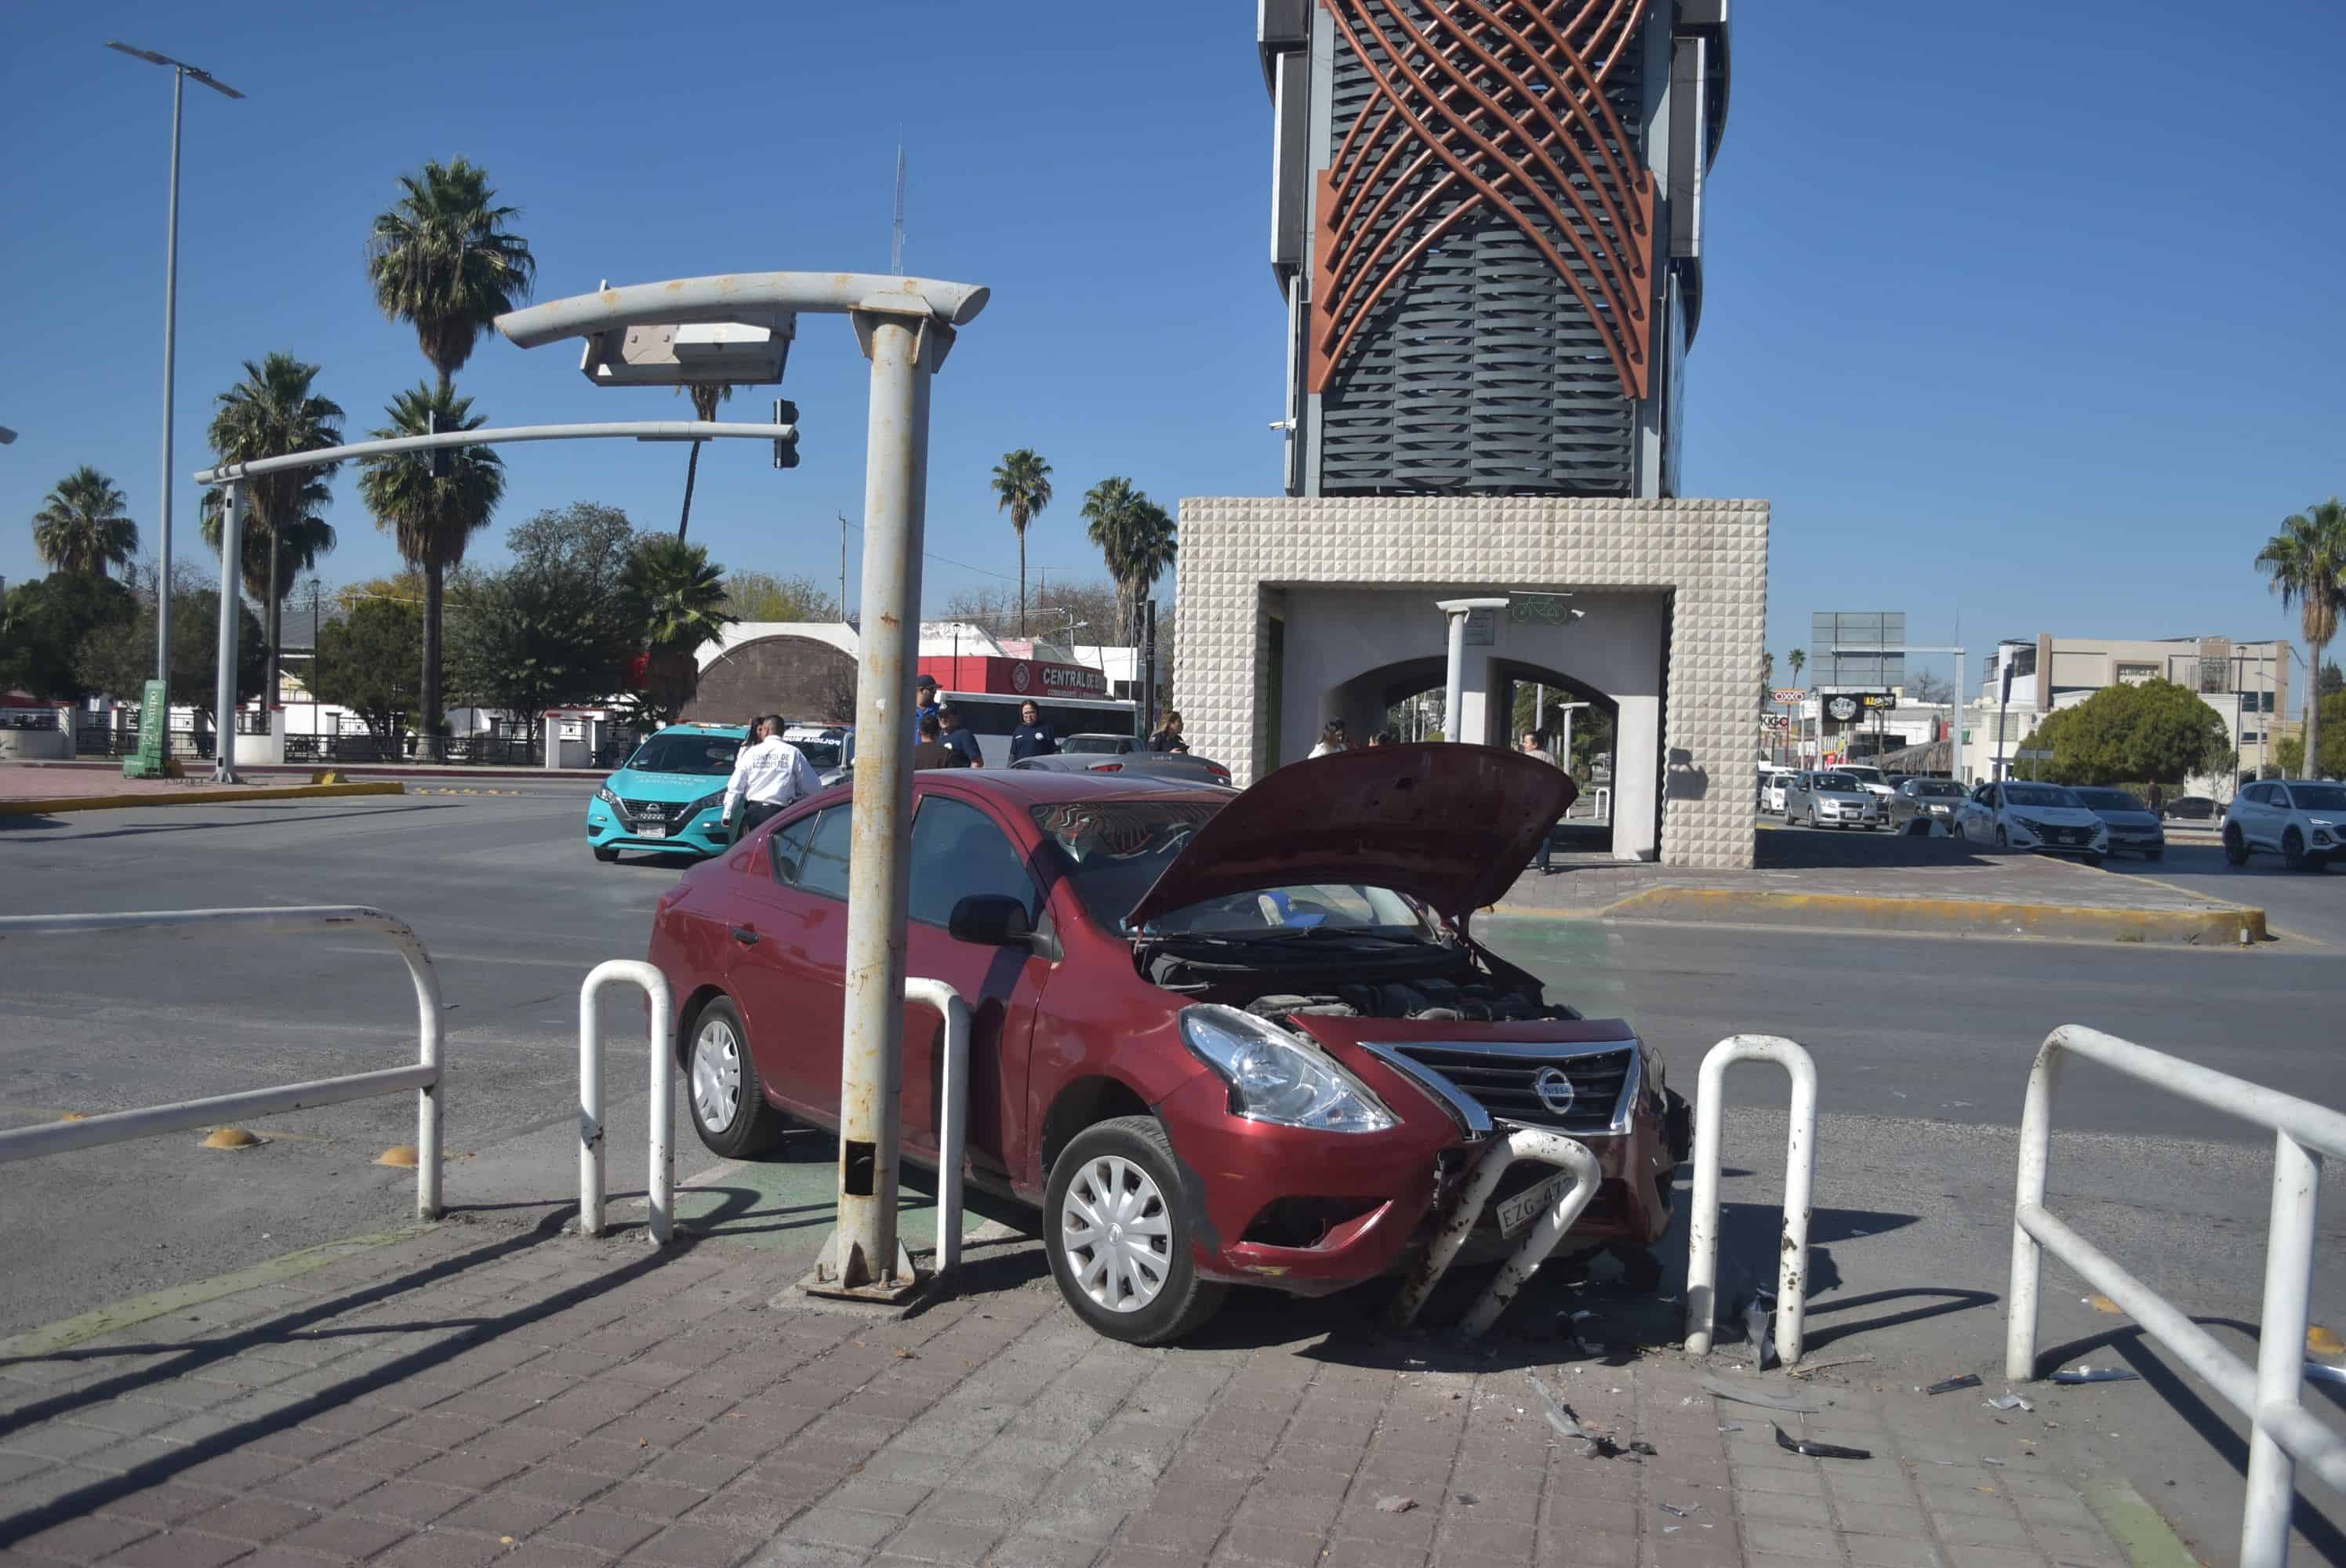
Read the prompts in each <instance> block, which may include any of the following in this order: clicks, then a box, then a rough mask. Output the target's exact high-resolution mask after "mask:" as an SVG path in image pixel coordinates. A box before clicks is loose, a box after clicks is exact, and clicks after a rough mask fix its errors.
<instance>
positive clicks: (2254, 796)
mask: <svg viewBox="0 0 2346 1568" xmlns="http://www.w3.org/2000/svg"><path fill="white" fill-rule="evenodd" d="M2266 794H2267V791H2266V789H2265V787H2264V786H2263V785H2261V784H2251V785H2249V787H2248V788H2247V789H2243V790H2241V791H2240V799H2243V800H2246V801H2247V802H2248V803H2249V805H2251V806H2261V805H2263V804H2264V803H2265V796H2266Z"/></svg>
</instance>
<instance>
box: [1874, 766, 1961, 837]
mask: <svg viewBox="0 0 2346 1568" xmlns="http://www.w3.org/2000/svg"><path fill="white" fill-rule="evenodd" d="M1963 803H1964V787H1963V786H1962V785H1960V784H1958V783H1956V782H1955V781H1954V780H1953V779H1923V778H1912V779H1901V780H1900V781H1899V784H1898V788H1897V789H1895V790H1893V791H1892V794H1891V797H1890V826H1891V828H1892V830H1893V831H1896V832H1902V833H1919V832H1928V831H1930V829H1931V825H1932V824H1933V823H1936V824H1938V826H1940V827H1941V828H1943V829H1945V830H1947V831H1948V832H1950V833H1952V832H1953V831H1954V830H1955V812H1956V810H1957V809H1959V808H1960V807H1961V806H1962V805H1963ZM1918 822H1919V823H1921V824H1922V826H1921V827H1919V828H1918V827H1916V826H1915V824H1916V823H1918Z"/></svg>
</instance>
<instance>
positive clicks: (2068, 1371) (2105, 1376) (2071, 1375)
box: [2053, 1367, 2142, 1383]
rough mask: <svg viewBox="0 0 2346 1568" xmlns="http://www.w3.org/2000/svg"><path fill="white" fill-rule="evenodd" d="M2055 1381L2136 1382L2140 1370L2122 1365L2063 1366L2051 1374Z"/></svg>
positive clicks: (2140, 1379)
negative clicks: (2132, 1369) (2130, 1370)
mask: <svg viewBox="0 0 2346 1568" xmlns="http://www.w3.org/2000/svg"><path fill="white" fill-rule="evenodd" d="M2053 1380H2054V1381H2055V1382H2056V1383H2138V1382H2140V1381H2142V1374H2141V1373H2140V1372H2129V1371H2127V1369H2125V1368H2124V1367H2064V1368H2062V1369H2060V1370H2059V1371H2057V1372H2055V1373H2054V1374H2053Z"/></svg>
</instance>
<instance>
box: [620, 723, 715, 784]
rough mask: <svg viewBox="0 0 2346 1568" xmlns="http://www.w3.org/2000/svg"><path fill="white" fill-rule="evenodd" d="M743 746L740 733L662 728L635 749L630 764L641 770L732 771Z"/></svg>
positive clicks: (661, 771)
mask: <svg viewBox="0 0 2346 1568" xmlns="http://www.w3.org/2000/svg"><path fill="white" fill-rule="evenodd" d="M740 749H741V738H740V737H739V736H738V735H717V734H711V733H709V731H707V730H689V729H663V730H661V731H660V732H659V733H658V735H655V736H653V737H652V738H650V739H649V740H647V741H645V742H644V743H643V745H641V746H639V747H637V748H636V754H635V755H634V756H633V757H630V758H628V759H627V767H628V768H629V769H632V770H633V771H635V772H637V773H707V774H711V775H715V774H724V773H730V772H732V771H733V759H734V757H735V755H736V754H737V753H739V751H740Z"/></svg>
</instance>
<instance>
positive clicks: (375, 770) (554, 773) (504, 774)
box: [17, 759, 612, 781]
mask: <svg viewBox="0 0 2346 1568" xmlns="http://www.w3.org/2000/svg"><path fill="white" fill-rule="evenodd" d="M182 760H185V759H182ZM17 766H18V767H21V768H53V769H56V770H57V771H58V772H61V773H64V772H80V773H113V772H117V771H119V770H120V769H121V767H122V764H121V763H119V762H117V761H103V762H101V761H88V762H22V763H18V764H17ZM237 767H238V768H240V769H242V770H243V771H245V772H247V773H318V772H322V771H323V770H325V769H329V768H331V769H334V770H335V771H337V772H341V773H362V774H365V775H367V776H368V777H370V778H374V779H384V778H399V779H552V780H557V781H558V780H562V779H608V778H609V777H610V776H611V771H612V770H611V769H608V768H500V767H497V766H495V765H493V764H489V763H471V762H436V763H417V762H351V761H332V760H328V761H322V762H240V763H238V764H237Z"/></svg>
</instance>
